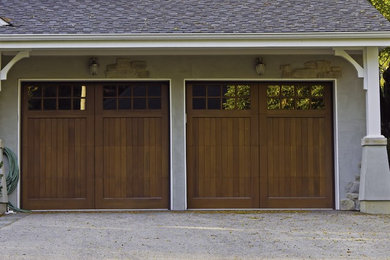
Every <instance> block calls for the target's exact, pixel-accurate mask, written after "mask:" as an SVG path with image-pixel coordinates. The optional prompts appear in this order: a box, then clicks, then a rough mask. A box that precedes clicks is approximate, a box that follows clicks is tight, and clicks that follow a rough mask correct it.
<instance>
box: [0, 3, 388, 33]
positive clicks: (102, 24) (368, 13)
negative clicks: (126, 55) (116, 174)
mask: <svg viewBox="0 0 390 260" xmlns="http://www.w3.org/2000/svg"><path fill="white" fill-rule="evenodd" d="M0 17H5V18H8V19H10V22H11V23H12V25H13V26H2V27H0V34H109V33H110V34H124V33H128V34H132V33H300V32H376V31H390V22H389V21H387V20H386V19H385V18H384V17H383V16H382V15H381V14H380V13H379V12H378V11H377V10H376V9H375V8H374V7H372V6H371V4H370V3H369V2H368V1H367V0H289V1H288V0H160V1H151V0H133V1H131V0H116V1H107V0H62V1H51V0H29V1H22V0H0Z"/></svg>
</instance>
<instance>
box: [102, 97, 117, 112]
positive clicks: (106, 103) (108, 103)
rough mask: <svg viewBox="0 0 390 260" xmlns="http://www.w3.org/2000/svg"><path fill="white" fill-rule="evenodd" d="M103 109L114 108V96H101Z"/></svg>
mask: <svg viewBox="0 0 390 260" xmlns="http://www.w3.org/2000/svg"><path fill="white" fill-rule="evenodd" d="M103 109H104V110H112V109H116V98H103Z"/></svg>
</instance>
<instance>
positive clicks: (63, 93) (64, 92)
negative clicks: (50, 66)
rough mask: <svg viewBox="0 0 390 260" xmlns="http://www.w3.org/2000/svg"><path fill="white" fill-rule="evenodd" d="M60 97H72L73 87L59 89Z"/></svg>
mask: <svg viewBox="0 0 390 260" xmlns="http://www.w3.org/2000/svg"><path fill="white" fill-rule="evenodd" d="M58 95H59V96H60V97H70V96H71V95H72V87H71V86H60V87H59V88H58Z"/></svg>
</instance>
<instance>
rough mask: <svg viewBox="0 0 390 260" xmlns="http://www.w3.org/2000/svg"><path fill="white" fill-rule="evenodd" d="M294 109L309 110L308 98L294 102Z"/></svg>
mask: <svg viewBox="0 0 390 260" xmlns="http://www.w3.org/2000/svg"><path fill="white" fill-rule="evenodd" d="M296 108H297V109H298V110H309V109H310V99H309V98H300V99H297V100H296Z"/></svg>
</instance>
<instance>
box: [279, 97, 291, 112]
mask: <svg viewBox="0 0 390 260" xmlns="http://www.w3.org/2000/svg"><path fill="white" fill-rule="evenodd" d="M280 103H281V105H282V109H285V110H293V109H294V99H293V98H282V99H281V101H280Z"/></svg>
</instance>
